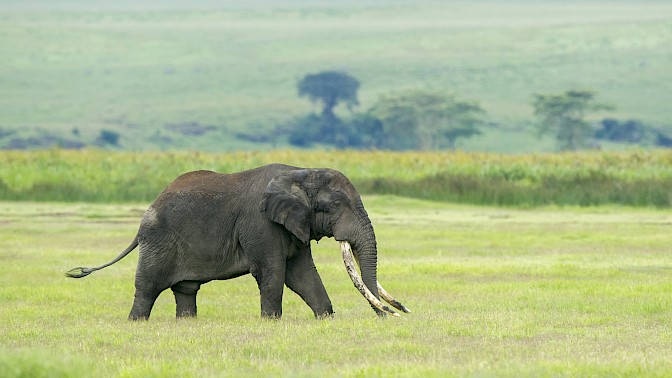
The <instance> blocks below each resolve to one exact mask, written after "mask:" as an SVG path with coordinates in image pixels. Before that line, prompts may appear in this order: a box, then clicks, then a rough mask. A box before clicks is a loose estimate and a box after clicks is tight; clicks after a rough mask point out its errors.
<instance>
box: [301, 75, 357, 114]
mask: <svg viewBox="0 0 672 378" xmlns="http://www.w3.org/2000/svg"><path fill="white" fill-rule="evenodd" d="M297 87H298V90H299V96H300V97H308V98H309V99H310V100H311V101H313V102H321V103H322V115H323V116H325V117H326V118H331V117H334V107H336V105H338V104H339V103H340V102H344V103H345V104H346V105H347V106H348V109H351V108H352V107H353V106H355V105H357V104H358V103H359V102H358V100H357V90H358V89H359V81H358V80H357V79H355V78H354V77H352V76H350V75H348V74H346V73H344V72H337V71H324V72H320V73H316V74H309V75H306V76H304V78H303V79H302V80H301V81H300V82H299V83H298V85H297Z"/></svg>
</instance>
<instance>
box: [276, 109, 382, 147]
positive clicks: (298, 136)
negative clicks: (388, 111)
mask: <svg viewBox="0 0 672 378" xmlns="http://www.w3.org/2000/svg"><path fill="white" fill-rule="evenodd" d="M286 129H288V130H291V131H290V132H289V143H290V144H292V145H294V146H297V147H311V146H313V145H314V144H323V145H331V146H334V147H336V148H340V149H343V148H367V149H370V148H383V147H385V143H384V142H383V141H384V140H385V137H384V135H383V126H382V123H381V122H380V120H378V119H377V118H375V117H372V116H370V115H367V114H355V115H354V116H353V117H352V118H351V119H347V120H341V119H340V118H336V117H325V116H324V115H319V114H315V113H313V114H309V115H307V116H304V117H299V118H296V119H295V120H293V121H292V122H290V123H289V124H288V125H287V126H286Z"/></svg>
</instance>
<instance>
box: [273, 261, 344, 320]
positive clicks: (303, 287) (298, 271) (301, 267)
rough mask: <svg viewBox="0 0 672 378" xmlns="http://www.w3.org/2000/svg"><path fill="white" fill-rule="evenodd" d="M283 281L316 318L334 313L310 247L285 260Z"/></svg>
mask: <svg viewBox="0 0 672 378" xmlns="http://www.w3.org/2000/svg"><path fill="white" fill-rule="evenodd" d="M285 283H286V284H287V287H289V288H290V289H291V290H292V291H294V292H295V293H297V294H298V295H299V296H300V297H301V298H302V299H303V301H304V302H306V304H307V305H308V306H309V307H310V309H311V310H313V313H314V314H315V317H316V318H323V317H328V316H331V315H332V314H333V313H334V310H333V308H332V306H331V300H330V299H329V295H328V294H327V290H326V289H325V288H324V284H323V283H322V279H321V278H320V275H319V273H317V268H316V267H315V263H314V262H313V258H312V256H311V254H310V249H306V250H304V251H301V252H300V253H299V254H297V255H296V256H294V257H293V258H292V259H290V260H289V261H287V273H286V277H285Z"/></svg>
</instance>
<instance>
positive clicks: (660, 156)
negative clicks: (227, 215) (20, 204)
mask: <svg viewBox="0 0 672 378" xmlns="http://www.w3.org/2000/svg"><path fill="white" fill-rule="evenodd" d="M269 163H285V164H291V165H296V166H299V167H328V168H334V169H337V170H340V171H341V172H343V173H344V174H345V175H346V176H348V177H349V178H350V179H351V180H352V181H353V183H354V184H355V186H356V187H358V188H359V190H360V191H361V192H362V193H366V194H394V195H401V196H408V197H415V198H424V199H432V200H438V201H448V202H457V203H469V204H476V205H504V206H516V207H533V206H543V205H549V204H556V205H581V206H595V205H603V204H621V205H629V206H642V207H661V208H669V207H670V206H672V164H671V163H672V153H670V152H669V151H631V152H582V153H565V154H528V155H501V154H492V153H480V154H476V153H460V152H458V153H451V152H434V153H393V152H381V151H368V152H362V151H359V152H354V151H337V152H330V151H296V150H294V151H290V150H284V151H283V150H278V151H270V152H238V153H229V154H212V153H210V154H208V153H199V152H176V153H148V152H146V153H129V152H117V153H110V152H105V151H96V150H89V151H64V150H47V151H29V152H25V151H13V152H2V153H0V200H36V201H75V202H77V201H89V202H125V201H150V200H152V199H153V198H155V197H156V196H157V194H158V193H160V192H161V190H163V189H164V188H165V187H166V186H167V185H168V184H169V183H170V182H171V181H172V180H174V179H175V177H177V176H178V175H180V174H182V173H184V172H188V171H192V170H196V169H211V170H215V171H218V172H223V173H231V172H238V171H241V170H244V169H250V168H255V167H257V166H261V165H264V164H269Z"/></svg>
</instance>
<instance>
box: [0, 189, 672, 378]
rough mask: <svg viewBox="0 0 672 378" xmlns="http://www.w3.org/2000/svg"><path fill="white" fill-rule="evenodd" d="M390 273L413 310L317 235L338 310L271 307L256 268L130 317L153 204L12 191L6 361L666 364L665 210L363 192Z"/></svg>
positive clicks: (73, 369)
mask: <svg viewBox="0 0 672 378" xmlns="http://www.w3.org/2000/svg"><path fill="white" fill-rule="evenodd" d="M364 204H365V206H366V208H367V210H368V211H369V213H370V215H371V218H372V221H373V224H374V227H375V228H376V231H377V235H378V242H379V249H380V252H379V280H380V281H381V283H383V285H384V286H385V287H386V288H387V289H388V290H389V291H390V292H391V293H393V294H394V295H395V296H396V297H398V299H400V300H402V302H403V303H404V304H406V305H407V306H408V307H409V308H411V309H412V310H413V313H411V314H408V315H404V316H403V317H401V318H395V319H392V318H388V319H386V320H380V319H377V318H376V317H375V315H374V314H373V312H372V311H371V309H370V308H369V306H368V305H367V304H366V302H365V300H364V299H363V298H362V297H361V295H359V294H358V293H357V292H356V290H355V289H354V287H353V286H352V283H351V282H350V281H349V279H348V277H347V274H346V273H345V269H344V267H343V263H342V262H341V261H340V257H339V253H338V246H337V243H336V242H334V241H333V240H324V241H322V242H321V243H319V245H316V244H314V256H315V260H316V264H317V266H318V270H319V271H320V274H321V276H322V278H323V281H324V283H325V286H326V288H327V291H328V292H329V293H330V296H331V299H332V302H333V304H334V307H335V310H336V314H335V316H334V318H333V319H328V320H322V321H317V320H315V319H313V318H312V314H311V312H310V310H309V308H308V307H307V306H306V305H305V304H304V303H303V302H302V301H301V300H300V299H299V298H298V297H297V296H296V295H294V294H293V293H291V292H286V294H285V298H284V317H283V319H282V320H281V321H264V320H261V319H260V318H259V304H258V303H259V302H258V301H259V297H258V290H257V288H256V284H255V283H254V280H253V279H252V278H251V277H250V276H246V277H241V278H238V279H234V280H230V281H223V282H212V283H209V284H207V285H204V286H203V288H202V290H201V292H200V293H199V296H200V297H199V317H198V318H197V319H194V320H184V321H176V320H175V319H174V311H175V308H174V303H173V299H172V295H170V293H164V294H163V295H162V296H161V297H159V300H158V302H157V304H156V307H155V309H154V312H153V314H152V318H151V319H150V321H149V322H146V323H144V322H141V323H131V322H128V321H126V320H125V318H126V316H127V313H128V311H129V309H130V305H131V302H132V296H133V274H134V269H135V262H136V261H137V253H134V254H132V255H131V256H129V257H127V258H126V259H125V260H122V261H121V262H119V263H118V264H116V265H115V266H113V267H111V268H108V269H106V270H103V271H100V272H97V273H95V274H93V275H92V276H90V277H87V278H84V279H81V280H73V279H67V278H66V277H64V275H63V273H64V272H65V271H66V270H68V269H70V268H72V267H74V266H81V265H93V264H98V263H102V262H105V261H107V260H109V259H111V258H112V257H114V256H115V255H116V254H117V253H118V252H119V251H121V250H122V249H123V248H125V246H126V245H127V244H128V242H129V241H130V240H131V239H132V236H133V235H134V233H135V231H136V228H137V226H138V221H139V218H140V216H141V214H142V212H143V211H144V208H145V207H146V206H147V204H146V203H136V204H118V205H103V204H87V203H77V204H62V203H33V202H21V203H15V202H2V203H0V260H2V263H0V340H1V341H0V371H1V372H2V375H3V377H18V376H31V377H33V376H45V377H46V376H50V377H51V376H63V377H79V376H119V377H136V376H165V377H172V376H178V375H179V376H187V377H189V376H192V377H208V376H213V377H214V376H241V375H242V376H305V377H308V376H347V377H363V376H367V377H368V376H423V377H424V376H430V377H431V376H436V377H439V376H504V377H521V376H523V377H540V376H541V377H544V376H547V377H551V376H553V377H557V376H654V377H655V376H659V377H663V376H669V375H670V374H672V362H671V360H670V359H669V356H670V355H672V344H671V343H670V340H672V330H671V328H670V327H669V320H670V318H671V317H672V297H671V296H670V293H671V292H672V276H671V275H670V273H671V272H672V263H671V260H670V256H669V225H670V223H672V215H670V213H669V212H668V211H656V210H646V209H633V208H625V207H596V208H590V209H576V208H566V209H558V208H554V207H547V208H541V209H536V210H512V209H500V208H488V207H471V206H460V205H450V204H442V203H435V202H426V201H421V200H414V199H404V198H400V197H394V196H366V197H365V198H364Z"/></svg>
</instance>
